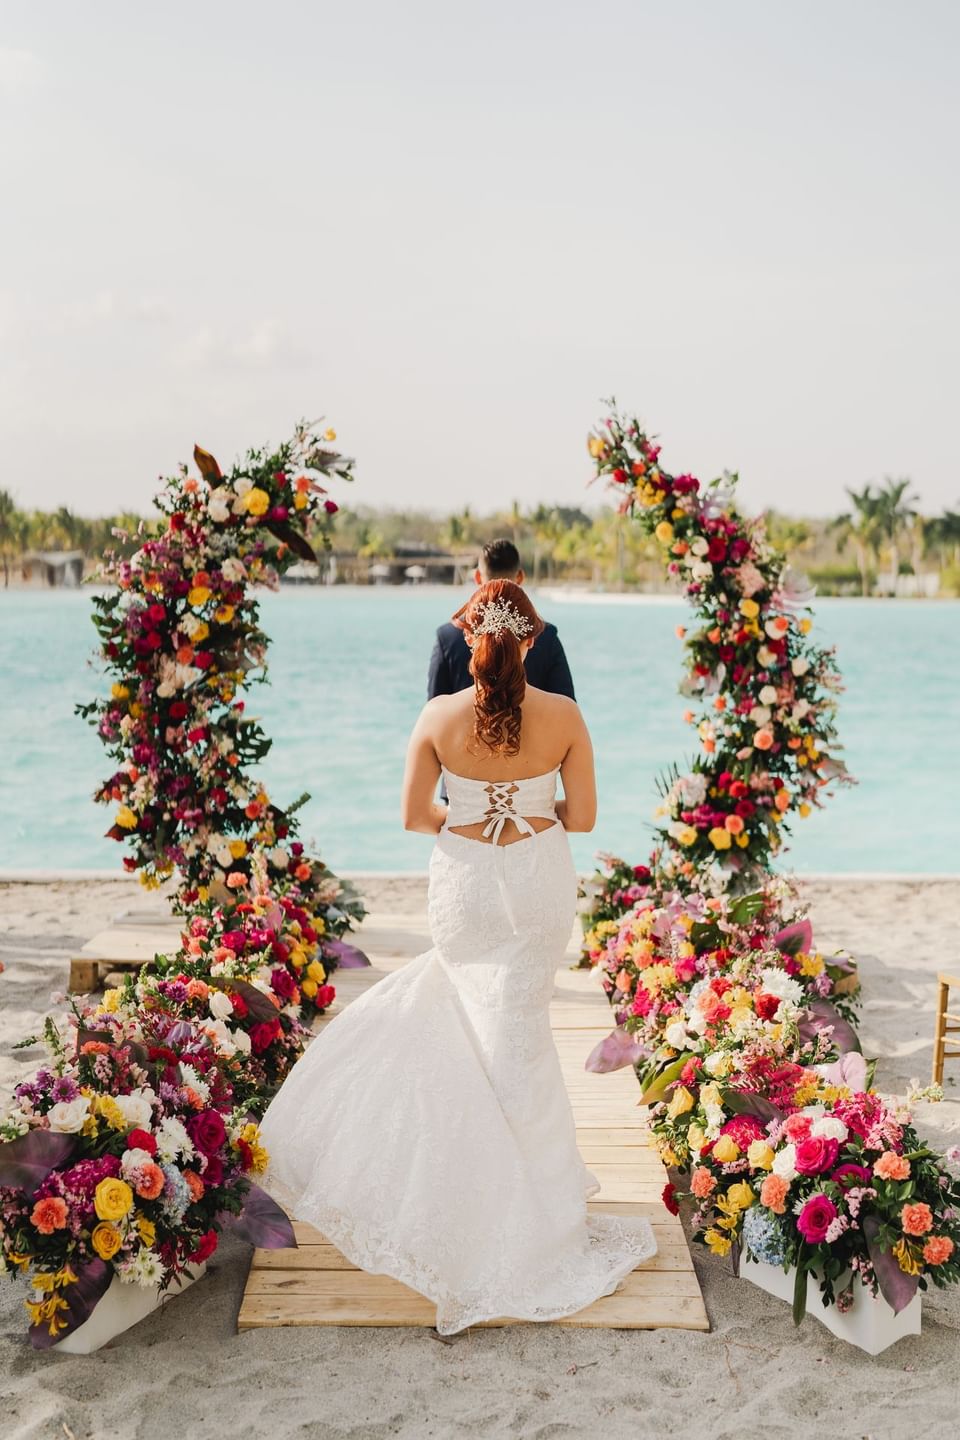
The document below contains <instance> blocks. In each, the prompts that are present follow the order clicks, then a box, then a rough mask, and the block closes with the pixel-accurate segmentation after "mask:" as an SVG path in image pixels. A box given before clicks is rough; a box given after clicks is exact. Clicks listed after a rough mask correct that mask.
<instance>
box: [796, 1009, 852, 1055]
mask: <svg viewBox="0 0 960 1440" xmlns="http://www.w3.org/2000/svg"><path fill="white" fill-rule="evenodd" d="M804 1008H805V1010H806V1014H805V1015H804V1017H803V1019H802V1020H801V1021H800V1023H799V1025H798V1026H797V1029H798V1030H799V1032H800V1038H801V1040H813V1039H814V1037H815V1036H816V1035H818V1034H819V1032H820V1031H821V1030H826V1029H828V1028H829V1029H830V1030H831V1031H832V1032H833V1034H832V1037H831V1038H832V1039H833V1043H834V1046H835V1047H836V1050H837V1054H838V1055H844V1054H846V1052H847V1051H848V1050H859V1049H860V1040H859V1038H858V1036H857V1032H856V1030H854V1028H853V1026H852V1025H849V1024H848V1023H847V1021H846V1020H844V1018H843V1016H842V1015H840V1014H839V1013H838V1012H837V1011H836V1010H835V1009H834V1008H833V1006H832V1005H831V1004H830V1003H829V1001H827V1000H809V1001H807V1003H806V1006H805V1007H804Z"/></svg>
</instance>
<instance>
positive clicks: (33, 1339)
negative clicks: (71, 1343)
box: [30, 1260, 114, 1350]
mask: <svg viewBox="0 0 960 1440" xmlns="http://www.w3.org/2000/svg"><path fill="white" fill-rule="evenodd" d="M75 1274H76V1277H77V1279H76V1284H73V1285H65V1286H64V1287H63V1289H62V1290H58V1291H56V1294H57V1295H60V1296H62V1297H63V1299H64V1300H65V1301H66V1304H67V1308H66V1310H61V1311H59V1312H58V1314H59V1318H60V1320H61V1322H62V1321H66V1325H65V1326H64V1328H62V1329H59V1330H58V1331H57V1332H56V1334H55V1335H51V1334H50V1327H49V1325H45V1324H43V1323H41V1324H39V1325H31V1326H30V1344H31V1345H32V1346H33V1348H34V1350H49V1349H51V1347H52V1346H54V1345H56V1343H57V1341H58V1340H62V1339H63V1337H64V1336H65V1335H69V1334H70V1332H71V1331H72V1330H76V1329H78V1328H79V1327H80V1326H81V1325H82V1324H83V1322H84V1320H88V1319H89V1318H90V1316H91V1315H92V1313H93V1310H94V1307H95V1306H96V1305H97V1304H98V1303H99V1302H100V1300H102V1299H103V1297H104V1295H105V1294H106V1293H107V1291H108V1290H109V1288H110V1282H111V1281H112V1279H113V1276H114V1269H113V1266H112V1265H110V1264H108V1263H107V1261H106V1260H91V1261H90V1263H89V1264H88V1265H84V1266H82V1267H81V1268H80V1269H79V1270H77V1271H76V1272H75Z"/></svg>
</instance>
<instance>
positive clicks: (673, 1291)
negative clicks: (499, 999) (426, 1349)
mask: <svg viewBox="0 0 960 1440" xmlns="http://www.w3.org/2000/svg"><path fill="white" fill-rule="evenodd" d="M359 943H360V945H361V946H362V947H363V948H364V949H365V950H366V952H367V954H368V955H369V956H370V957H371V960H372V961H373V965H372V966H371V968H370V969H368V970H341V971H338V972H337V974H336V977H335V981H336V987H337V1002H336V1005H335V1006H334V1008H333V1010H332V1011H331V1015H334V1014H336V1013H337V1010H338V1008H341V1007H342V1006H343V1005H346V1004H349V1003H350V1001H351V1000H353V999H355V998H356V997H357V996H358V995H360V994H362V992H363V991H364V990H365V989H367V988H368V986H370V985H372V984H375V983H376V981H377V980H379V979H381V978H382V977H383V975H384V974H387V973H388V972H390V971H392V970H395V969H397V968H398V967H399V966H401V965H403V964H405V963H406V961H407V960H409V959H410V958H411V957H412V956H415V955H419V954H420V953H421V952H422V951H424V950H426V949H428V948H429V946H430V937H429V933H428V931H427V928H426V922H425V920H424V919H423V918H422V917H416V916H409V915H387V914H371V915H370V916H368V917H367V919H366V920H365V921H364V923H363V926H362V927H361V930H360V935H359ZM575 957H576V943H575V937H574V938H572V939H571V947H570V950H569V952H568V955H567V958H566V960H565V963H564V967H563V968H561V969H560V970H559V971H558V972H557V984H556V990H555V992H554V998H553V1002H552V1004H551V1007H550V1018H551V1024H552V1027H553V1033H554V1039H555V1040H556V1043H557V1049H558V1051H559V1054H560V1062H561V1066H562V1069H563V1075H564V1080H565V1082H566V1085H567V1089H568V1091H569V1094H570V1100H571V1103H572V1105H573V1113H574V1118H575V1121H576V1126H577V1142H578V1144H579V1146H580V1150H581V1153H582V1155H583V1158H584V1160H585V1161H586V1163H587V1165H589V1167H590V1169H591V1170H592V1171H593V1172H594V1174H595V1175H596V1177H597V1179H598V1180H599V1181H600V1184H601V1189H600V1192H599V1194H598V1196H597V1197H596V1199H595V1200H594V1201H592V1202H591V1203H590V1207H589V1208H590V1209H591V1210H593V1211H597V1212H600V1213H607V1214H620V1215H645V1216H646V1217H647V1218H648V1219H649V1220H650V1222H651V1224H652V1226H653V1229H654V1234H655V1235H656V1238H657V1244H658V1246H659V1249H658V1252H657V1254H656V1255H655V1256H654V1257H653V1259H651V1260H648V1261H647V1262H646V1264H644V1265H642V1266H641V1267H640V1268H639V1269H638V1270H635V1271H634V1272H633V1273H632V1274H631V1275H629V1276H628V1277H627V1279H626V1280H625V1281H624V1283H623V1285H622V1286H621V1288H620V1289H619V1290H618V1291H617V1292H616V1294H614V1295H608V1296H605V1297H604V1298H603V1299H602V1300H597V1301H596V1302H595V1303H594V1304H593V1305H590V1306H588V1308H587V1309H585V1310H581V1311H580V1312H579V1314H577V1315H572V1316H570V1317H569V1318H567V1319H565V1320H560V1321H557V1322H555V1323H557V1324H560V1325H573V1326H588V1327H594V1328H596V1327H599V1328H607V1329H634V1330H636V1329H641V1330H650V1329H656V1328H660V1327H670V1328H673V1329H681V1330H709V1328H710V1326H709V1322H708V1320H707V1314H706V1310H705V1308H704V1304H703V1297H702V1295H701V1293H700V1286H699V1283H698V1281H697V1277H696V1274H695V1272H694V1268H693V1262H692V1260H691V1258H690V1252H689V1249H688V1248H687V1242H686V1239H685V1237H684V1234H683V1228H682V1226H681V1224H680V1221H679V1220H678V1219H677V1218H676V1217H674V1216H673V1215H670V1214H669V1213H668V1212H667V1211H666V1210H665V1209H664V1207H663V1204H662V1202H661V1200H660V1193H661V1191H662V1189H663V1186H664V1184H665V1183H666V1178H667V1177H666V1172H665V1171H664V1168H663V1166H662V1165H661V1163H660V1161H659V1159H658V1158H657V1155H656V1153H655V1152H654V1150H653V1149H652V1148H651V1147H650V1146H649V1144H648V1143H647V1131H646V1127H645V1119H644V1117H645V1114H646V1111H645V1110H643V1109H641V1108H640V1107H639V1106H638V1105H637V1094H638V1090H637V1082H636V1079H635V1078H634V1075H633V1072H632V1071H631V1070H629V1069H627V1070H621V1071H618V1072H616V1073H614V1074H612V1075H590V1074H588V1073H587V1072H586V1071H585V1070H584V1068H583V1063H584V1060H585V1059H586V1057H587V1055H588V1054H589V1052H590V1050H591V1049H592V1047H593V1046H594V1045H595V1044H596V1042H597V1040H599V1039H600V1038H601V1037H602V1036H603V1035H604V1034H606V1033H607V1032H608V1031H609V1029H610V1026H611V1018H610V1011H609V1007H608V1005H607V1002H606V1000H605V999H604V998H603V995H602V994H601V992H600V989H599V986H598V984H597V981H596V977H595V976H592V975H590V974H589V973H587V972H584V971H582V970H570V969H569V968H566V967H567V966H569V965H570V964H572V963H573V961H574V959H575ZM320 1023H321V1024H323V1023H324V1022H323V1021H321V1022H320ZM295 1229H296V1235H297V1243H298V1245H299V1247H300V1248H299V1249H298V1250H256V1251H254V1255H253V1260H252V1263H251V1266H250V1274H249V1276H248V1279H247V1286H246V1290H245V1292H244V1296H243V1303H242V1305H241V1307H240V1314H239V1318H238V1322H237V1324H238V1328H239V1329H241V1330H251V1329H256V1328H259V1327H261V1326H279V1325H426V1326H432V1325H434V1324H435V1323H436V1311H435V1308H434V1306H433V1305H431V1304H430V1302H429V1301H428V1300H425V1299H424V1298H423V1296H422V1295H418V1294H417V1293H416V1291H414V1290H411V1289H409V1288H408V1287H407V1286H406V1285H401V1284H400V1283H399V1281H397V1280H392V1279H390V1278H389V1277H388V1276H383V1275H369V1274H367V1273H366V1272H365V1271H362V1270H358V1269H356V1267H355V1266H353V1265H351V1264H350V1262H349V1260H347V1259H346V1258H345V1257H344V1256H343V1255H341V1253H340V1252H339V1250H337V1249H336V1247H335V1246H334V1245H331V1244H330V1243H329V1242H328V1241H326V1240H325V1239H324V1237H323V1236H322V1235H320V1234H319V1233H318V1232H317V1231H316V1230H314V1229H313V1228H312V1227H311V1226H309V1225H304V1224H300V1223H297V1224H296V1226H295ZM488 1323H489V1324H491V1325H504V1324H513V1323H515V1322H513V1321H510V1320H494V1321H490V1322H488Z"/></svg>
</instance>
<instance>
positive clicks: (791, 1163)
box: [773, 1144, 797, 1181]
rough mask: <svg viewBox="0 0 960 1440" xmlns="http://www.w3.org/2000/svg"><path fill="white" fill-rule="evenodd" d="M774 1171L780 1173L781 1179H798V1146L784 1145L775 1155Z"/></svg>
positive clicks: (776, 1173) (775, 1173)
mask: <svg viewBox="0 0 960 1440" xmlns="http://www.w3.org/2000/svg"><path fill="white" fill-rule="evenodd" d="M773 1173H774V1175H779V1176H780V1179H781V1180H787V1181H790V1180H796V1178H797V1147H796V1145H793V1144H790V1145H784V1147H783V1149H782V1150H778V1151H777V1153H776V1155H774V1157H773Z"/></svg>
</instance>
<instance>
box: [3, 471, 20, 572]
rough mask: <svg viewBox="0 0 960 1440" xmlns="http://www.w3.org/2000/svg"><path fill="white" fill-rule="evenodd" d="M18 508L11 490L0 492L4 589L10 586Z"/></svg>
mask: <svg viewBox="0 0 960 1440" xmlns="http://www.w3.org/2000/svg"><path fill="white" fill-rule="evenodd" d="M17 515H18V511H17V506H16V503H15V501H14V498H13V496H12V495H11V494H10V491H9V490H0V559H2V561H3V588H4V589H6V588H7V586H8V585H9V584H10V551H11V550H12V549H13V547H14V532H15V530H16V522H17Z"/></svg>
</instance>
